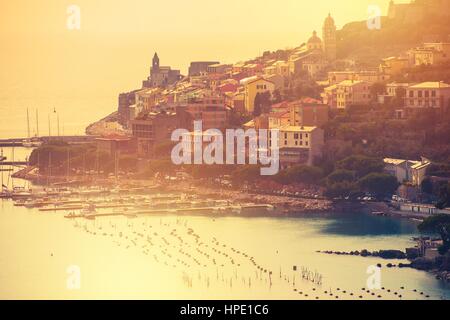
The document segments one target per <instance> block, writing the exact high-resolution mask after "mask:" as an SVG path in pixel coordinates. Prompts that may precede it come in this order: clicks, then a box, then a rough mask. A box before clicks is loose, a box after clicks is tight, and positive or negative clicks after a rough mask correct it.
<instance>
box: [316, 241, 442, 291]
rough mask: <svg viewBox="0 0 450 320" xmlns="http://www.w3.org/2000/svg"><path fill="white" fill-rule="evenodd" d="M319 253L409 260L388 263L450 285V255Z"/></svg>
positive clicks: (389, 252)
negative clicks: (429, 256) (413, 270)
mask: <svg viewBox="0 0 450 320" xmlns="http://www.w3.org/2000/svg"><path fill="white" fill-rule="evenodd" d="M317 253H323V254H334V255H349V256H360V257H377V258H382V259H387V260H394V259H395V260H407V261H409V263H402V262H399V263H398V264H394V263H387V264H386V267H388V268H395V267H397V268H413V269H416V270H421V271H427V272H430V273H431V274H433V275H434V276H435V278H436V279H438V280H442V281H444V282H446V283H450V253H447V254H446V255H443V256H438V257H436V258H434V259H430V258H425V257H418V256H417V255H416V254H415V253H413V252H408V250H406V252H403V251H401V250H379V251H373V252H370V251H368V250H366V249H362V250H360V251H359V250H355V251H350V252H345V251H331V250H322V251H321V250H319V251H317ZM377 266H378V267H379V268H381V267H382V265H381V263H378V264H377Z"/></svg>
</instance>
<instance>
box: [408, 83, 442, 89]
mask: <svg viewBox="0 0 450 320" xmlns="http://www.w3.org/2000/svg"><path fill="white" fill-rule="evenodd" d="M410 88H420V89H422V88H427V89H440V88H450V85H448V84H446V83H444V82H439V81H429V82H422V83H418V84H416V85H414V86H411V87H410Z"/></svg>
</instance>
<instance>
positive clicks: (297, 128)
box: [280, 126, 317, 132]
mask: <svg viewBox="0 0 450 320" xmlns="http://www.w3.org/2000/svg"><path fill="white" fill-rule="evenodd" d="M316 129H317V127H306V126H284V127H281V128H280V131H288V132H312V131H314V130H316Z"/></svg>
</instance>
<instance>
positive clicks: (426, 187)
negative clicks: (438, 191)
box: [420, 178, 433, 194]
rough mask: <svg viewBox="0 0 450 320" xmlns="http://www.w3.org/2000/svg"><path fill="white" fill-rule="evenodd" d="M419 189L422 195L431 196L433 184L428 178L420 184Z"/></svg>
mask: <svg viewBox="0 0 450 320" xmlns="http://www.w3.org/2000/svg"><path fill="white" fill-rule="evenodd" d="M420 189H421V190H422V192H423V193H426V194H432V193H433V183H432V182H431V180H430V179H429V178H426V179H424V180H423V181H422V183H421V184H420Z"/></svg>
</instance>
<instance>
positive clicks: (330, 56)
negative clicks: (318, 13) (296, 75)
mask: <svg viewBox="0 0 450 320" xmlns="http://www.w3.org/2000/svg"><path fill="white" fill-rule="evenodd" d="M322 40H323V49H324V53H325V58H326V59H327V60H328V61H329V62H333V61H335V60H336V25H335V24H334V20H333V18H332V17H331V14H328V17H327V18H326V19H325V21H324V23H323V28H322Z"/></svg>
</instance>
